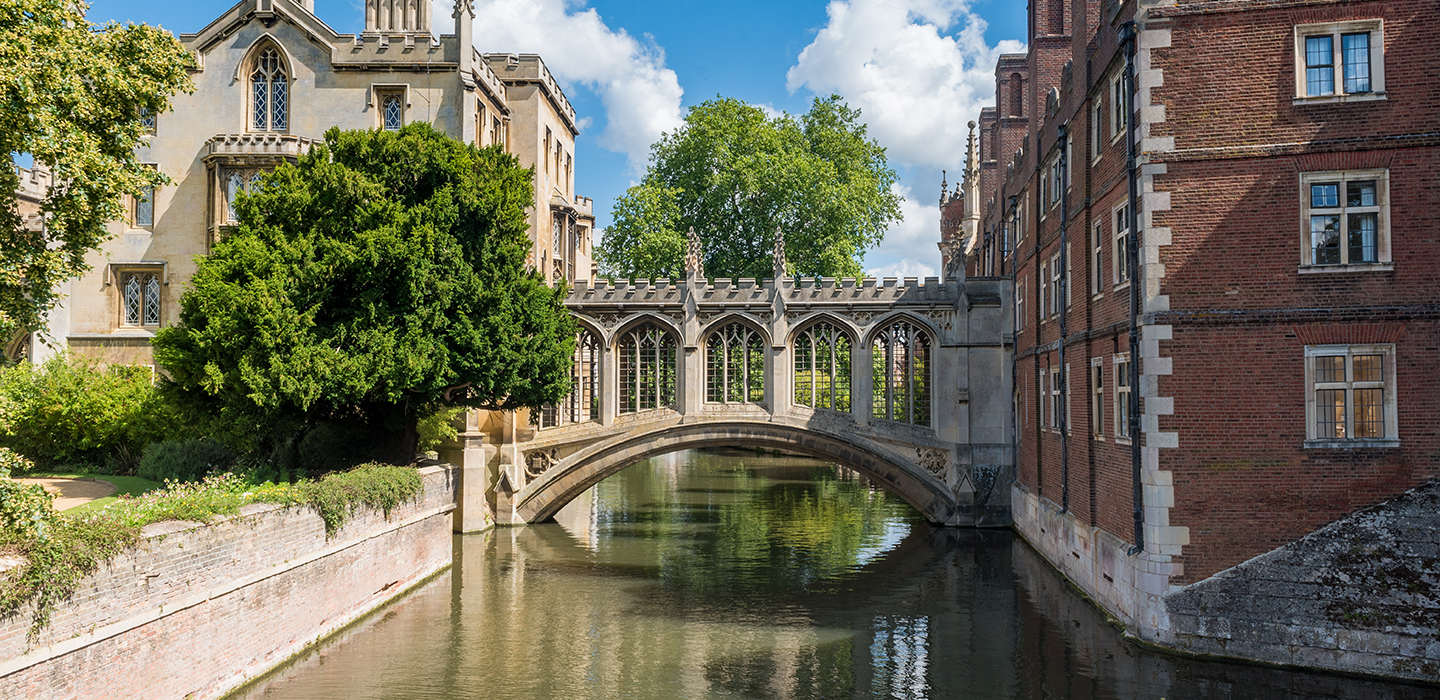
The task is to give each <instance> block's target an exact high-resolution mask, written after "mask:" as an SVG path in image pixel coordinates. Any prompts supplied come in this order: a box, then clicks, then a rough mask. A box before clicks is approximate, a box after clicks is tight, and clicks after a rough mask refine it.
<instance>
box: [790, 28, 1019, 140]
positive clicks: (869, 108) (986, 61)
mask: <svg viewBox="0 0 1440 700" xmlns="http://www.w3.org/2000/svg"><path fill="white" fill-rule="evenodd" d="M969 6H970V2H969V0H832V2H831V3H830V4H829V6H827V7H826V10H825V11H826V13H827V15H828V16H829V21H828V23H827V24H826V25H825V27H824V28H823V29H821V30H820V32H819V33H818V34H817V35H816V37H815V40H814V41H813V42H812V43H811V44H810V45H809V46H807V47H806V48H805V50H804V51H802V52H801V53H800V58H799V59H798V61H797V62H796V64H795V65H794V66H793V67H792V68H791V69H790V71H789V73H788V74H787V75H786V86H787V87H788V88H789V89H790V90H791V91H792V92H794V91H795V90H797V89H799V88H802V87H804V88H807V89H809V90H810V91H812V92H815V93H817V94H822V95H823V94H828V93H831V92H834V93H838V94H840V95H841V96H843V97H844V98H845V100H846V101H847V102H848V103H849V104H850V106H852V107H859V108H860V109H861V110H862V111H863V113H864V119H865V121H866V123H867V124H868V125H869V126H870V132H871V134H872V135H873V136H874V137H875V138H876V139H877V140H879V142H880V144H881V145H882V146H885V147H886V148H887V149H888V151H889V155H890V158H891V160H892V161H897V162H900V163H903V164H907V165H912V166H921V167H929V168H939V167H944V166H945V165H947V164H949V165H958V163H959V161H960V160H962V159H963V157H964V152H965V139H966V136H967V134H968V129H967V127H966V125H965V123H966V122H967V121H969V120H971V119H975V118H976V117H978V116H979V114H980V108H981V107H982V106H984V105H988V104H992V103H993V102H994V97H995V61H996V59H997V58H999V55H1000V54H1001V53H1012V52H1020V51H1023V50H1024V45H1023V44H1022V43H1020V42H1018V41H1009V40H1006V41H1001V42H1000V43H999V45H997V46H994V47H992V46H988V45H986V43H985V34H984V33H985V26H986V25H985V21H984V20H983V19H981V18H980V17H979V16H977V15H975V14H973V13H971V12H970V11H969ZM957 26H958V27H959V31H958V32H954V31H951V30H952V29H953V28H955V27H957Z"/></svg>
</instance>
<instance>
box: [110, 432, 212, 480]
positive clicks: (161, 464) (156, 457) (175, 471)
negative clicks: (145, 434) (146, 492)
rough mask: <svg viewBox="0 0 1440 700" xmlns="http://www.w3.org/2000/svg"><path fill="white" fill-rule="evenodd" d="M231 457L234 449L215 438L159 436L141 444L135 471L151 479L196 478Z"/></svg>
mask: <svg viewBox="0 0 1440 700" xmlns="http://www.w3.org/2000/svg"><path fill="white" fill-rule="evenodd" d="M234 461H235V451H234V450H231V449H230V448H229V446H227V445H225V443H223V442H220V441H219V440H216V439H215V438H209V437H204V438H192V439H184V440H161V441H160V442H152V443H150V445H149V446H147V447H146V448H145V454H144V456H142V457H141V458H140V466H139V467H138V468H137V469H136V470H135V473H136V474H137V475H138V476H140V477H143V478H146V479H150V480H152V481H198V480H200V479H201V478H202V477H204V476H205V475H206V474H209V473H210V472H214V471H220V470H223V469H225V468H227V467H229V466H230V464H231V463H232V462H234Z"/></svg>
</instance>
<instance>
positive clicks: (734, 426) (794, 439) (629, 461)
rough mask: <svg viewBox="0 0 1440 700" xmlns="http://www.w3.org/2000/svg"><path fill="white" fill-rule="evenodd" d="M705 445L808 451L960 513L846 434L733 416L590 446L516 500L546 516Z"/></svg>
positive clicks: (935, 507) (534, 518) (919, 476)
mask: <svg viewBox="0 0 1440 700" xmlns="http://www.w3.org/2000/svg"><path fill="white" fill-rule="evenodd" d="M703 447H761V448H767V449H780V450H786V451H790V452H798V453H801V454H806V455H809V456H812V457H816V458H819V459H824V460H828V461H831V462H834V463H836V464H839V465H842V466H845V467H849V468H850V469H854V470H855V471H857V472H860V473H861V474H864V475H866V476H868V477H870V478H871V479H873V480H874V481H875V482H876V483H877V484H880V485H881V486H883V487H884V488H885V489H886V490H887V491H890V492H891V493H893V494H895V495H897V496H899V497H900V498H902V499H904V500H905V502H906V503H909V504H910V505H911V506H912V507H913V508H915V509H916V510H917V511H919V512H920V514H921V515H923V516H925V518H926V519H927V520H929V521H930V522H932V523H936V524H941V525H953V524H956V520H957V518H958V515H959V512H958V510H959V509H958V507H957V504H956V500H955V497H954V496H953V495H952V494H951V493H950V492H949V490H948V489H946V488H945V487H944V486H943V485H941V484H940V483H939V482H937V481H936V480H934V479H933V478H931V477H930V476H929V475H928V474H926V473H924V472H923V471H922V470H921V469H919V468H918V467H916V466H915V465H913V464H907V463H905V462H903V461H900V460H896V459H893V458H890V457H888V456H885V455H883V454H881V453H880V452H879V451H878V450H875V449H873V448H870V447H868V446H866V445H864V444H862V443H860V442H857V441H855V440H852V439H849V438H847V437H845V436H843V435H838V434H833V433H828V432H821V431H818V430H815V429H811V428H805V427H799V426H793V425H786V424H783V423H772V422H768V421H725V422H701V423H692V424H681V425H674V424H671V425H666V426H664V427H660V428H656V429H654V430H648V431H644V430H642V431H639V432H635V433H630V434H627V435H625V436H624V437H621V438H618V439H615V440H607V441H604V442H602V443H600V444H597V445H592V446H590V447H587V448H585V449H583V450H581V451H579V452H577V453H575V454H573V455H570V456H569V457H566V458H565V459H563V460H561V461H560V462H559V463H558V464H556V465H555V466H554V467H552V468H550V469H549V470H548V471H546V472H545V474H544V475H542V476H541V477H540V478H539V479H537V480H536V481H534V482H532V483H531V484H529V485H528V486H526V488H525V489H524V490H523V492H522V493H521V494H520V497H519V499H518V500H517V501H516V503H515V516H516V518H517V520H519V521H522V522H527V523H539V522H544V521H546V520H549V519H550V518H552V517H554V515H555V513H556V512H558V511H559V510H560V509H561V508H563V507H565V505H566V504H568V503H569V502H570V501H571V500H574V499H575V497H577V496H579V495H580V494H582V493H584V492H585V490H586V489H589V488H590V487H591V486H594V485H595V484H597V483H599V482H601V481H603V480H604V479H605V478H606V477H608V476H610V475H612V474H615V473H616V472H619V471H621V470H622V469H625V468H626V467H629V466H631V465H633V464H635V463H637V462H640V461H642V460H645V459H649V458H651V457H656V456H659V455H662V454H667V453H670V452H678V451H680V450H688V449H697V448H703Z"/></svg>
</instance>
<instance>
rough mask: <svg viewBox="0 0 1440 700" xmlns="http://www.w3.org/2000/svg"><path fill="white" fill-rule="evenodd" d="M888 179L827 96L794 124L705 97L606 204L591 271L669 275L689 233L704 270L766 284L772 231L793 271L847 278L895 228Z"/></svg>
mask: <svg viewBox="0 0 1440 700" xmlns="http://www.w3.org/2000/svg"><path fill="white" fill-rule="evenodd" d="M895 181H896V176H895V171H894V170H892V169H891V168H890V166H889V165H888V164H887V162H886V160H885V149H884V148H882V147H881V146H880V145H879V144H878V143H876V142H875V141H874V140H873V139H869V138H867V137H866V131H865V125H864V124H863V123H861V122H860V111H859V110H855V109H851V108H849V107H847V106H846V105H845V103H844V102H842V101H841V100H840V98H839V97H838V96H835V95H831V96H829V97H826V98H816V99H815V101H814V103H812V105H811V107H810V111H809V112H807V113H805V114H804V115H801V116H800V117H799V118H798V119H797V118H795V117H792V116H790V115H789V114H782V115H780V116H778V117H774V118H770V117H767V116H766V115H765V112H764V111H762V110H761V109H760V108H759V107H755V106H752V105H748V104H745V103H744V102H741V101H739V100H734V99H729V98H716V99H714V100H710V101H709V102H706V103H704V104H701V105H698V106H696V107H692V108H691V109H690V114H689V115H688V116H687V117H685V125H684V126H682V127H680V128H679V129H677V130H676V131H674V132H672V133H669V134H666V135H665V136H664V137H662V138H661V139H660V141H659V142H658V143H656V144H655V145H654V146H652V147H651V154H650V170H649V171H648V172H647V173H646V175H645V178H644V179H643V180H642V181H641V182H640V184H638V185H636V186H634V187H631V188H630V189H629V190H628V191H627V192H626V193H625V194H624V195H623V196H621V197H620V199H619V200H617V201H616V203H615V212H614V219H615V221H614V223H613V224H612V225H611V226H610V227H609V228H608V229H607V230H606V232H605V238H604V241H603V242H602V243H601V248H600V256H599V257H600V261H601V266H602V270H603V271H604V272H605V273H606V274H610V275H616V276H621V277H631V276H639V277H655V276H670V277H678V276H679V275H680V273H681V271H683V269H684V254H685V232H686V231H687V230H688V229H690V228H694V229H695V232H696V233H697V234H698V235H699V236H700V238H701V239H702V240H703V241H704V243H705V246H704V248H705V261H704V263H705V270H706V272H707V273H709V274H711V275H713V276H718V277H768V276H770V274H771V271H772V264H771V262H772V255H773V252H774V241H775V231H776V229H777V228H778V229H783V230H784V232H785V249H786V259H787V260H788V261H789V262H790V264H791V265H792V266H793V268H794V269H793V270H792V272H793V273H798V274H802V275H811V276H817V275H818V276H836V277H838V276H852V275H859V274H860V272H861V267H860V262H861V260H862V259H863V258H864V254H865V250H866V249H867V248H870V247H872V246H875V245H877V244H879V243H880V241H881V240H882V239H883V238H884V236H885V230H886V228H887V227H888V226H889V225H890V224H891V223H893V222H896V221H899V220H900V196H899V195H897V194H896V193H895V192H894V191H893V190H892V188H891V186H892V185H893V184H894V183H895Z"/></svg>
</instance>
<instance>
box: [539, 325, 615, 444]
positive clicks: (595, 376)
mask: <svg viewBox="0 0 1440 700" xmlns="http://www.w3.org/2000/svg"><path fill="white" fill-rule="evenodd" d="M600 361H601V360H600V339H599V338H598V337H597V336H596V335H595V334H594V333H592V332H590V331H589V330H586V329H583V328H582V329H580V332H579V333H577V334H576V335H575V361H574V363H573V364H572V365H571V366H570V386H571V389H570V394H569V395H568V396H566V397H565V398H564V399H563V400H562V401H561V403H560V404H559V405H558V406H557V405H550V406H546V407H545V408H544V409H543V410H542V411H541V413H540V427H542V428H552V427H555V426H557V425H564V424H568V423H585V422H588V421H596V420H600Z"/></svg>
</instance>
